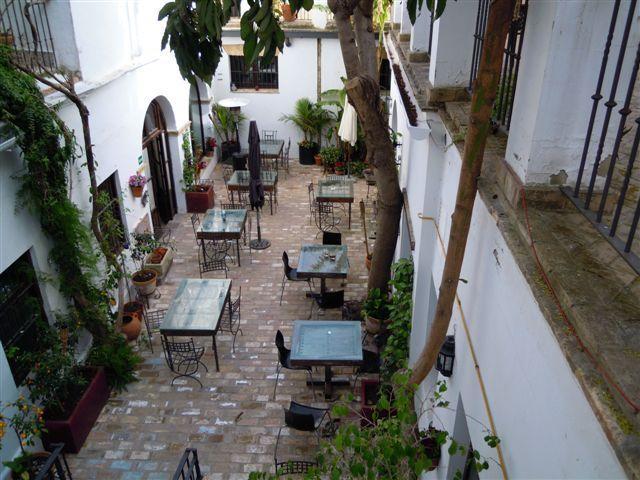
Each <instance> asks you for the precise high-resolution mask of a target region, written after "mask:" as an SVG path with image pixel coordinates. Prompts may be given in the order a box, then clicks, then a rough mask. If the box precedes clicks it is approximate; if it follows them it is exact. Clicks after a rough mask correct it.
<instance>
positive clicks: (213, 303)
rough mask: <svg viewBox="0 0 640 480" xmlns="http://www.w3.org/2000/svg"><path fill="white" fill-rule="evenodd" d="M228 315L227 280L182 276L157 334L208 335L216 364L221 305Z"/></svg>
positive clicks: (229, 288)
mask: <svg viewBox="0 0 640 480" xmlns="http://www.w3.org/2000/svg"><path fill="white" fill-rule="evenodd" d="M227 306H228V308H229V315H231V313H232V312H231V280H228V279H224V280H222V279H220V280H219V279H205V280H202V279H195V278H185V279H184V280H182V281H181V282H180V285H179V286H178V291H177V292H176V296H175V297H173V300H172V301H171V305H170V306H169V309H168V310H167V313H166V314H165V316H164V320H163V321H162V325H161V326H160V334H161V335H163V336H176V337H208V336H211V338H212V347H213V355H214V358H215V361H216V371H217V372H219V371H220V367H219V365H218V348H217V346H216V334H217V333H218V329H219V328H220V320H222V315H223V314H224V309H225V308H226V307H227Z"/></svg>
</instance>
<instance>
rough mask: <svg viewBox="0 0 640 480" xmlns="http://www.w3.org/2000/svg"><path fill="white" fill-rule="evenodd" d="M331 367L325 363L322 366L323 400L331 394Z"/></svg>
mask: <svg viewBox="0 0 640 480" xmlns="http://www.w3.org/2000/svg"><path fill="white" fill-rule="evenodd" d="M331 377H332V372H331V367H330V366H329V365H326V366H325V367H324V398H325V400H328V399H330V398H331V397H332V396H333V384H332V383H331Z"/></svg>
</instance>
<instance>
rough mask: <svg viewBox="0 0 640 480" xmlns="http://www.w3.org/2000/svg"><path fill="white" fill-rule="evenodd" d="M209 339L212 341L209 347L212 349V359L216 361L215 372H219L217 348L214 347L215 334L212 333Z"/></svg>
mask: <svg viewBox="0 0 640 480" xmlns="http://www.w3.org/2000/svg"><path fill="white" fill-rule="evenodd" d="M211 338H212V339H213V341H212V345H211V346H212V348H213V358H214V359H215V360H216V372H219V371H220V365H219V364H218V346H217V345H216V334H215V333H214V334H213V335H212V336H211Z"/></svg>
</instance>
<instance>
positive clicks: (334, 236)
mask: <svg viewBox="0 0 640 480" xmlns="http://www.w3.org/2000/svg"><path fill="white" fill-rule="evenodd" d="M322 244H323V245H342V234H341V233H340V232H322Z"/></svg>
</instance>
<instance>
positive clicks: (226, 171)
mask: <svg viewBox="0 0 640 480" xmlns="http://www.w3.org/2000/svg"><path fill="white" fill-rule="evenodd" d="M232 175H233V167H230V166H229V165H225V166H224V168H223V169H222V179H223V180H224V184H225V185H226V184H227V183H229V180H231V176H232Z"/></svg>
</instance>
